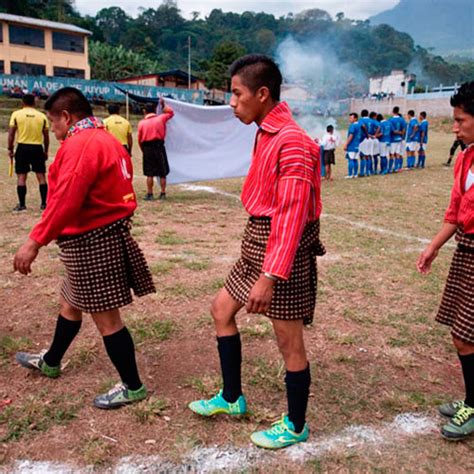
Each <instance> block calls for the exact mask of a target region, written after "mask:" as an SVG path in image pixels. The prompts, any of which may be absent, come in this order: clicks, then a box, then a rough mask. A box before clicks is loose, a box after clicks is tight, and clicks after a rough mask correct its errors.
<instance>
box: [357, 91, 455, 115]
mask: <svg viewBox="0 0 474 474" xmlns="http://www.w3.org/2000/svg"><path fill="white" fill-rule="evenodd" d="M415 97H416V94H415V95H413V96H406V97H394V98H393V99H384V100H373V99H370V98H366V99H351V105H350V111H351V112H357V113H358V114H360V111H361V110H362V109H368V110H369V112H370V111H372V110H374V111H376V112H379V113H381V114H384V115H390V114H391V113H392V109H393V107H395V106H396V105H397V106H398V107H400V113H401V114H406V113H407V112H408V110H410V109H413V110H414V111H415V113H416V114H418V113H420V112H422V111H425V112H426V113H427V114H428V117H451V116H452V114H453V109H452V107H451V105H450V104H449V97H440V98H434V99H427V98H424V99H416V98H415Z"/></svg>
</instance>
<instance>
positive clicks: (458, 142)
mask: <svg viewBox="0 0 474 474" xmlns="http://www.w3.org/2000/svg"><path fill="white" fill-rule="evenodd" d="M458 148H461V151H464V150H465V149H466V145H465V144H464V143H463V142H462V141H461V140H457V139H456V140H454V142H453V144H452V145H451V148H450V149H449V157H448V161H446V163H443V166H451V162H452V161H453V158H454V154H455V153H456V150H457V149H458Z"/></svg>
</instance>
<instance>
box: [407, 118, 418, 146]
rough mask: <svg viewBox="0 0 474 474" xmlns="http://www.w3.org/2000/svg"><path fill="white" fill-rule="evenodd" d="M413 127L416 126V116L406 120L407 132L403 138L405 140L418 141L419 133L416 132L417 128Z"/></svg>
mask: <svg viewBox="0 0 474 474" xmlns="http://www.w3.org/2000/svg"><path fill="white" fill-rule="evenodd" d="M415 127H418V120H416V118H415V117H413V118H412V119H411V120H410V121H409V122H408V127H407V133H406V137H405V140H406V141H407V142H419V141H420V134H419V132H418V129H417V130H416V131H415Z"/></svg>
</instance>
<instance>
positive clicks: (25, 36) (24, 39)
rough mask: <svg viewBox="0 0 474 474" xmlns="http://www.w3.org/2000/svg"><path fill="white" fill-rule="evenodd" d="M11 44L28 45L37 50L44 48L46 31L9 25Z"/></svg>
mask: <svg viewBox="0 0 474 474" xmlns="http://www.w3.org/2000/svg"><path fill="white" fill-rule="evenodd" d="M8 27H9V31H10V43H11V44H26V45H28V46H35V47H37V48H44V31H43V30H38V29H37V28H27V27H25V26H16V25H9V26H8Z"/></svg>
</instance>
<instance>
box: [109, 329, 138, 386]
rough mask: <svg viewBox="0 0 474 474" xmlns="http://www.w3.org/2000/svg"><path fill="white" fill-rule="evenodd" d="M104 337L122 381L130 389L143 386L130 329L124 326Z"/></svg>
mask: <svg viewBox="0 0 474 474" xmlns="http://www.w3.org/2000/svg"><path fill="white" fill-rule="evenodd" d="M103 339H104V344H105V349H106V351H107V354H108V355H109V357H110V360H111V361H112V364H114V366H115V368H116V369H117V372H118V373H119V375H120V378H121V379H122V382H123V383H124V384H126V385H127V387H128V388H129V389H130V390H138V389H139V388H140V387H141V386H142V382H141V380H140V376H139V375H138V368H137V362H136V359H135V346H134V344H133V339H132V336H131V335H130V333H129V332H128V329H127V328H126V327H123V328H122V329H120V330H119V331H117V332H115V333H114V334H110V335H109V336H104V337H103Z"/></svg>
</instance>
